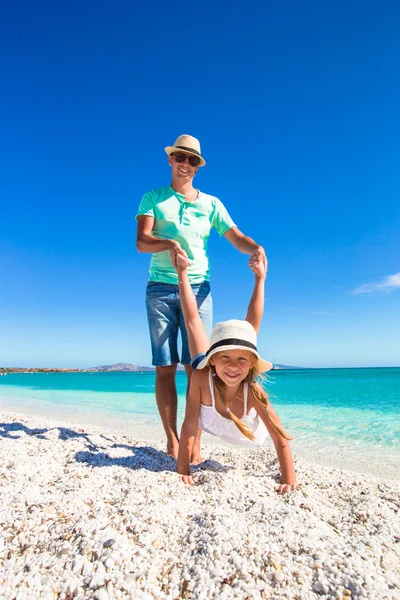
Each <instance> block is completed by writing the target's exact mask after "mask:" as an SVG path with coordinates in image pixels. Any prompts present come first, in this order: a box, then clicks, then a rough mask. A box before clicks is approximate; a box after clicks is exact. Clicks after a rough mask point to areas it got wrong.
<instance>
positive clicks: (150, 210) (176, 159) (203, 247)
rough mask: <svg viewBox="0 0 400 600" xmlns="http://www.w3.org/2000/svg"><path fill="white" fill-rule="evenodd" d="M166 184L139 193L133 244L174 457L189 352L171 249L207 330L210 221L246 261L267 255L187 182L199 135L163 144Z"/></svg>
mask: <svg viewBox="0 0 400 600" xmlns="http://www.w3.org/2000/svg"><path fill="white" fill-rule="evenodd" d="M165 152H166V153H167V154H168V163H169V164H170V166H171V169H172V183H171V185H170V186H167V187H164V188H161V189H159V190H152V191H150V192H148V193H147V194H145V195H144V196H143V198H142V201H141V203H140V206H139V209H138V214H137V215H136V219H137V221H138V229H137V241H136V247H137V249H138V250H139V252H151V253H152V255H153V256H152V259H151V264H150V278H149V281H148V284H147V291H146V309H147V318H148V322H149V329H150V338H151V347H152V354H153V361H152V364H153V365H155V367H156V400H157V406H158V410H159V413H160V417H161V420H162V423H163V426H164V430H165V433H166V435H167V452H168V454H170V455H171V456H173V457H175V458H177V456H178V447H179V438H178V433H177V425H176V414H177V405H178V400H177V392H176V382H175V374H176V369H177V365H178V363H179V362H181V363H182V364H183V365H184V366H185V370H186V374H187V376H188V380H189V379H190V374H191V367H190V354H189V348H188V341H187V334H186V330H185V324H184V319H183V313H182V309H181V306H180V301H179V293H178V291H179V286H178V279H177V273H176V270H175V268H174V264H175V262H176V256H177V254H181V255H182V256H184V257H188V258H189V261H190V266H189V268H188V274H189V281H190V284H191V286H192V289H193V292H194V295H195V297H196V300H197V305H198V308H199V313H200V316H201V319H202V321H203V323H204V325H205V328H206V330H207V332H208V334H210V332H211V328H212V299H211V292H210V284H209V263H208V256H207V243H208V238H209V235H210V230H211V228H212V227H215V229H216V230H217V232H218V233H219V235H223V236H224V237H225V238H226V239H227V240H228V241H229V242H230V243H231V244H233V246H234V247H235V248H237V249H238V250H239V251H240V252H242V253H244V254H249V255H251V259H250V260H251V261H258V260H260V259H262V260H265V262H266V257H265V252H264V249H263V248H262V247H261V246H259V245H258V244H256V242H254V241H253V240H252V239H251V238H249V237H246V236H244V235H243V234H242V233H241V231H239V229H238V228H237V227H236V225H235V223H234V222H233V221H232V219H231V217H230V216H229V214H228V212H227V210H226V208H225V207H224V205H223V204H222V202H221V201H220V200H218V198H215V197H214V196H210V195H208V194H205V193H203V192H201V191H200V190H198V189H196V188H194V187H193V178H194V177H195V175H196V173H197V171H198V168H199V167H203V166H204V165H205V164H206V162H205V160H204V158H203V157H202V156H201V149H200V143H199V141H198V140H197V139H196V138H194V137H192V136H190V135H181V136H179V137H178V139H177V140H176V142H175V144H174V145H173V146H167V147H166V148H165ZM179 330H180V332H181V337H182V352H181V356H180V357H179V354H178V349H177V338H178V332H179ZM191 459H192V462H198V461H200V460H201V457H200V434H199V436H198V438H197V440H196V443H195V446H194V450H193V456H192V457H191Z"/></svg>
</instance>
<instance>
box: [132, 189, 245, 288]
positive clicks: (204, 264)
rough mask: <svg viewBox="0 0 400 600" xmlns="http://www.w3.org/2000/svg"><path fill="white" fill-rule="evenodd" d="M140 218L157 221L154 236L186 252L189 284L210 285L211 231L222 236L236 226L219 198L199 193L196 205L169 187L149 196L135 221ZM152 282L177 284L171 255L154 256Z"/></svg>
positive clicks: (151, 271)
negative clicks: (170, 242) (205, 283)
mask: <svg viewBox="0 0 400 600" xmlns="http://www.w3.org/2000/svg"><path fill="white" fill-rule="evenodd" d="M140 215H148V216H150V217H154V226H153V231H152V234H153V235H154V236H156V237H158V238H162V239H167V240H175V241H177V242H179V243H180V245H181V247H182V248H183V249H184V250H185V251H186V252H187V255H188V257H189V260H190V266H189V268H188V275H189V281H190V283H191V284H192V285H193V284H196V283H201V282H202V281H209V279H210V268H209V263H208V256H207V243H208V238H209V237H210V231H211V228H212V227H215V229H216V230H217V232H218V234H219V235H223V234H224V233H226V232H227V231H228V229H230V228H231V227H234V226H235V223H234V222H233V221H232V219H231V217H230V216H229V214H228V211H227V210H226V208H225V206H224V205H223V204H222V202H221V201H220V200H218V198H215V197H214V196H210V195H209V194H203V192H199V196H198V198H197V199H196V200H195V201H194V202H186V200H185V196H183V195H182V194H178V193H177V192H175V190H174V189H172V187H171V186H170V185H169V186H168V187H164V188H161V189H160V190H151V191H150V192H147V194H145V195H144V196H143V198H142V201H141V202H140V206H139V209H138V213H137V215H136V219H137V218H138V216H140ZM149 280H150V281H159V282H162V283H172V284H176V283H178V276H177V273H176V271H175V269H174V267H173V266H172V262H171V257H170V254H169V251H168V250H167V251H164V252H155V253H154V254H153V255H152V258H151V263H150V279H149Z"/></svg>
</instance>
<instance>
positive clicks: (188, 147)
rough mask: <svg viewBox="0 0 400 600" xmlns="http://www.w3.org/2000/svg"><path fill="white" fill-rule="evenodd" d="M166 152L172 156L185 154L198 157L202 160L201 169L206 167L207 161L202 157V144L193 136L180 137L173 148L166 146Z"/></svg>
mask: <svg viewBox="0 0 400 600" xmlns="http://www.w3.org/2000/svg"><path fill="white" fill-rule="evenodd" d="M164 150H165V152H166V153H167V154H168V156H169V155H170V154H172V153H173V152H179V151H181V152H185V154H191V155H192V156H198V158H199V159H200V162H199V167H204V165H205V164H206V161H205V160H204V158H203V157H202V156H201V149H200V142H199V140H197V139H196V138H195V137H193V136H192V135H187V134H186V133H185V134H184V135H180V136H179V137H178V138H177V140H176V141H175V144H174V145H173V146H166V147H165V148H164Z"/></svg>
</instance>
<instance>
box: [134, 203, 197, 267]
mask: <svg viewBox="0 0 400 600" xmlns="http://www.w3.org/2000/svg"><path fill="white" fill-rule="evenodd" d="M137 220H138V227H137V235H136V248H137V250H138V251H139V252H151V253H154V252H163V251H165V250H168V251H169V253H170V255H171V260H172V264H173V265H174V266H176V254H181V255H182V256H184V257H186V252H185V251H184V250H182V248H181V245H180V243H179V242H176V241H175V240H164V239H162V238H158V237H156V236H155V235H153V234H152V231H153V226H154V217H150V216H148V215H139V216H138V218H137Z"/></svg>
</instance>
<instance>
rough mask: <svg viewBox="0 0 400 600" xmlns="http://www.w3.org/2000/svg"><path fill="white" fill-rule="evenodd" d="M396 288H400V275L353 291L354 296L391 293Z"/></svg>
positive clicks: (397, 274) (366, 284)
mask: <svg viewBox="0 0 400 600" xmlns="http://www.w3.org/2000/svg"><path fill="white" fill-rule="evenodd" d="M396 288H400V273H396V274H395V275H388V277H385V278H384V279H382V281H378V282H377V283H364V285H360V287H358V288H356V289H355V290H354V291H353V294H369V293H370V292H378V291H380V292H391V291H393V290H394V289H396Z"/></svg>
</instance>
